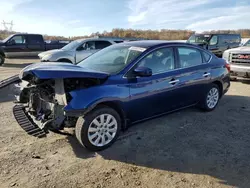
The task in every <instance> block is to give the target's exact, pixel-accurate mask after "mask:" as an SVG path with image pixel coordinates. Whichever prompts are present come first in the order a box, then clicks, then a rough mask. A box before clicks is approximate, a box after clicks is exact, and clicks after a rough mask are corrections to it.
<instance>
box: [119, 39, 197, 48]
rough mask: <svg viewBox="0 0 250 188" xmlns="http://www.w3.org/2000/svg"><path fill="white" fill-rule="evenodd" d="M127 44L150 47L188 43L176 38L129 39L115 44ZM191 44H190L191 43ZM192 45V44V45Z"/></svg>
mask: <svg viewBox="0 0 250 188" xmlns="http://www.w3.org/2000/svg"><path fill="white" fill-rule="evenodd" d="M124 44H128V45H131V46H135V47H141V48H150V47H153V46H158V45H164V44H165V45H167V44H168V45H171V44H185V45H190V44H188V43H186V42H182V41H178V40H176V41H175V40H139V41H129V42H124V43H119V44H117V45H124ZM191 45H192V44H191ZM192 46H193V45H192Z"/></svg>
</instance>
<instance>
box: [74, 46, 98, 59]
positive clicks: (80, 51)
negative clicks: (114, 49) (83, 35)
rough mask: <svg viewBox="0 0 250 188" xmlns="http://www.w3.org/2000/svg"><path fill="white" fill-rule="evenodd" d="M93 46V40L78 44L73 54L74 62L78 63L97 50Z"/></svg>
mask: <svg viewBox="0 0 250 188" xmlns="http://www.w3.org/2000/svg"><path fill="white" fill-rule="evenodd" d="M97 51H98V50H97V49H96V46H95V41H88V42H85V43H83V44H82V45H81V46H79V47H78V48H77V50H76V55H75V63H76V64H77V63H79V62H80V61H82V60H83V59H85V58H87V57H88V56H90V55H92V54H93V53H95V52H97Z"/></svg>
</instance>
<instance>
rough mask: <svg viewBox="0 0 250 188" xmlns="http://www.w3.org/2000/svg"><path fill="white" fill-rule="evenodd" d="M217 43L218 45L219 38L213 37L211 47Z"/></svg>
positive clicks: (210, 42)
mask: <svg viewBox="0 0 250 188" xmlns="http://www.w3.org/2000/svg"><path fill="white" fill-rule="evenodd" d="M217 43H218V36H213V37H212V38H211V39H210V41H209V44H210V45H215V44H217Z"/></svg>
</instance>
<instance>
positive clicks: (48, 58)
mask: <svg viewBox="0 0 250 188" xmlns="http://www.w3.org/2000/svg"><path fill="white" fill-rule="evenodd" d="M51 58H52V54H48V55H45V56H43V57H42V60H45V61H47V60H51Z"/></svg>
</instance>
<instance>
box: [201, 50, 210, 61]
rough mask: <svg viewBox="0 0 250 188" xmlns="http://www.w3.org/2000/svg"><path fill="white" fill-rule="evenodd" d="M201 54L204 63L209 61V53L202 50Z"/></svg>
mask: <svg viewBox="0 0 250 188" xmlns="http://www.w3.org/2000/svg"><path fill="white" fill-rule="evenodd" d="M202 55H203V59H204V62H205V63H207V62H209V60H210V58H211V55H210V54H209V53H207V52H204V51H202Z"/></svg>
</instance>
